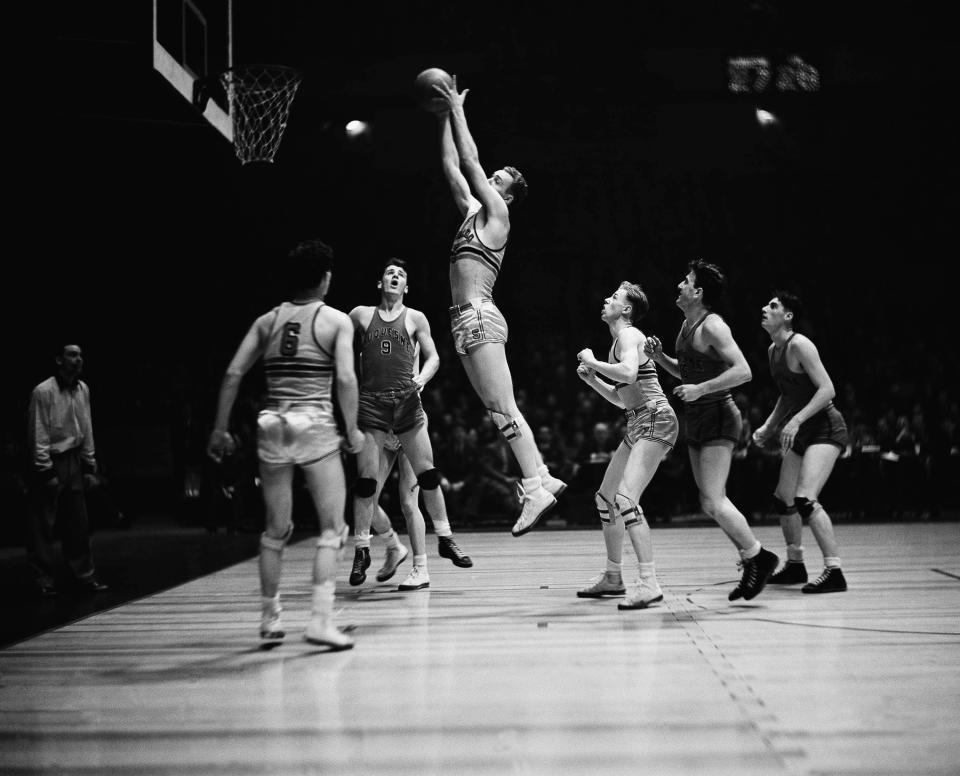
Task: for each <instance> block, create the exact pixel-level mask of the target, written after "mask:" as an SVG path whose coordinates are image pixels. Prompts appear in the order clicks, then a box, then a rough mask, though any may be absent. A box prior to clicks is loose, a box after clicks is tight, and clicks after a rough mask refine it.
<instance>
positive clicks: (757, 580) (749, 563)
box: [727, 547, 780, 601]
mask: <svg viewBox="0 0 960 776" xmlns="http://www.w3.org/2000/svg"><path fill="white" fill-rule="evenodd" d="M779 562H780V558H779V557H778V556H777V554H776V553H775V552H770V550H765V549H764V548H763V547H761V548H760V552H758V553H757V554H756V555H755V556H754V557H752V558H748V559H747V560H744V561H742V562H741V563H740V565H741V566H742V567H743V575H742V576H741V577H740V584H739V585H737V586H736V587H735V588H734V589H733V590H731V591H730V594H729V595H728V596H727V599H728V600H730V601H736V600H737V599H738V598H742V599H743V600H744V601H749V600H751V599H753V598H756V597H757V596H758V595H760V592H761V591H762V590H763V588H764V587H766V584H767V580H769V579H770V575H771V574H772V573H773V570H774V569H775V568H776V567H777V564H778V563H779Z"/></svg>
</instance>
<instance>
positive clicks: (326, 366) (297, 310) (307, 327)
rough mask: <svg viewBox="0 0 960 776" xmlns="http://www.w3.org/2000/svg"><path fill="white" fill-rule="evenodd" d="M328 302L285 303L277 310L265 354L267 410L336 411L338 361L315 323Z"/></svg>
mask: <svg viewBox="0 0 960 776" xmlns="http://www.w3.org/2000/svg"><path fill="white" fill-rule="evenodd" d="M324 304H325V302H320V301H315V302H305V303H296V302H284V303H283V304H281V305H280V306H279V307H277V308H276V309H275V313H276V315H275V317H274V319H273V325H272V326H271V328H270V336H269V339H268V341H267V348H266V351H265V353H264V357H263V363H264V369H265V372H266V378H267V407H268V408H271V409H276V408H279V407H288V406H291V405H298V404H308V405H313V406H321V407H327V408H330V409H332V407H333V402H332V393H331V386H332V383H333V373H334V369H333V367H334V359H333V355H332V354H331V353H328V352H327V351H326V350H325V349H324V348H323V346H322V345H321V344H320V343H319V342H318V341H317V335H316V331H315V329H314V324H315V323H316V320H317V316H318V315H319V314H320V309H321V308H322V307H323V306H324Z"/></svg>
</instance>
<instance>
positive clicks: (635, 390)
mask: <svg viewBox="0 0 960 776" xmlns="http://www.w3.org/2000/svg"><path fill="white" fill-rule="evenodd" d="M607 361H609V362H610V363H611V364H619V363H620V359H619V358H618V357H617V341H616V340H614V342H613V345H611V346H610V354H609V355H608V356H607ZM613 389H614V390H615V391H616V392H617V396H619V397H620V401H622V402H623V407H624V409H627V410H633V409H637V408H638V407H643V406H644V405H646V404H647V403H649V402H650V401H660V400H661V399H662V400H663V401H666V400H667V396H666V394H665V393H664V392H663V388H661V387H660V378H659V376H658V375H657V367H656V366H655V365H654V363H653V359H652V358H648V359H647V360H646V361H645V362H644V363H642V364H640V366H639V367H637V380H636V382H633V383H614V384H613Z"/></svg>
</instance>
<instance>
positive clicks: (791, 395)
mask: <svg viewBox="0 0 960 776" xmlns="http://www.w3.org/2000/svg"><path fill="white" fill-rule="evenodd" d="M795 335H796V332H794V333H793V334H791V335H790V337H789V339H787V341H786V342H785V343H784V345H783V348H782V349H780V354H779V356H778V355H777V350H778V348H776V347H773V348H771V349H770V355H769V360H770V374H771V375H772V376H773V381H774V382H775V383H776V384H777V388H778V389H779V390H780V395H781V396H782V397H783V405H784V406H785V407H786V409H787V416H786V417H788V418H789V417H792V416H793V415H795V414H796V413H797V412H798V411H799V410H801V409H803V408H804V407H805V406H806V405H807V403H808V402H809V401H810V399H811V398H813V394H815V393H816V392H817V386H816V385H814V383H813V380H811V379H810V375H808V374H807V373H806V372H793V371H791V369H790V367H789V366H788V365H787V349H788V348H789V347H790V340H792V339H793V338H794V336H795ZM831 407H833V402H832V401H831V402H830V403H829V404H828V405H827V406H826V407H824V409H830V408H831Z"/></svg>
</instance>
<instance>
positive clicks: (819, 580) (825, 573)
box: [813, 569, 830, 587]
mask: <svg viewBox="0 0 960 776" xmlns="http://www.w3.org/2000/svg"><path fill="white" fill-rule="evenodd" d="M829 576H830V569H824V570H823V573H822V574H821V575H820V576H819V577H817V578H816V579H815V580H814V581H813V585H814V587H817V586H819V585H822V584H823V583H824V582H826V581H827V578H828V577H829Z"/></svg>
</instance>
